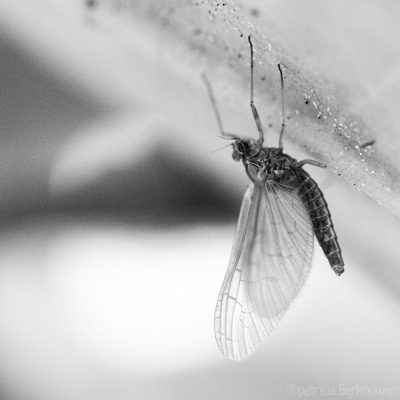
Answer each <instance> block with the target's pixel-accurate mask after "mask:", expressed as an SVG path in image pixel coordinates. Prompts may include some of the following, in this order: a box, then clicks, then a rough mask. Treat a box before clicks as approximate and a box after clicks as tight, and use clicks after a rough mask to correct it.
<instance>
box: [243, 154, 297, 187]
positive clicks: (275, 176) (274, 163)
mask: <svg viewBox="0 0 400 400" xmlns="http://www.w3.org/2000/svg"><path fill="white" fill-rule="evenodd" d="M243 163H244V165H245V167H246V172H247V174H248V176H249V177H250V179H251V180H252V181H253V182H254V181H255V180H256V179H261V180H263V181H266V180H268V181H275V182H288V181H291V180H292V179H294V178H296V174H295V170H296V169H298V168H299V165H298V162H297V161H296V160H295V159H294V158H292V157H290V156H288V155H287V154H284V153H282V149H279V148H275V147H263V148H261V149H260V151H259V152H258V153H257V154H256V155H255V156H250V157H243Z"/></svg>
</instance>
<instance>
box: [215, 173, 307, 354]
mask: <svg viewBox="0 0 400 400" xmlns="http://www.w3.org/2000/svg"><path fill="white" fill-rule="evenodd" d="M299 186H300V184H299V183H298V182H294V183H292V184H291V185H283V184H279V183H277V182H272V183H271V182H268V181H267V182H266V183H265V184H263V183H261V182H260V181H258V180H256V183H255V184H254V185H252V186H250V187H249V188H248V189H247V191H246V193H245V196H244V199H243V203H242V208H241V211H240V216H239V223H238V227H237V231H236V235H235V240H234V244H233V249H232V253H231V258H230V261H229V267H228V271H227V273H226V275H225V279H224V282H223V284H222V288H221V291H220V293H219V296H218V301H217V306H216V309H215V319H214V327H215V337H216V340H217V343H218V346H219V348H220V349H221V351H222V353H223V354H224V355H225V356H226V357H227V358H229V359H231V360H241V359H243V358H246V357H248V356H249V355H250V354H252V353H253V352H254V351H255V350H256V349H257V348H258V347H259V346H260V345H261V343H262V342H263V341H264V340H265V339H266V337H267V335H268V333H269V332H271V331H272V329H273V328H274V327H275V325H276V324H277V323H278V322H279V320H280V319H281V318H282V316H283V315H284V313H285V312H286V310H287V309H288V307H289V306H290V304H291V303H292V301H293V300H294V298H295V297H296V296H297V294H298V293H299V291H300V289H301V288H302V286H303V284H304V282H305V280H306V278H307V276H308V274H309V271H310V266H311V260H312V254H313V245H314V235H313V230H312V223H311V220H310V217H309V213H308V211H307V209H306V208H305V206H304V203H303V202H302V200H301V197H300V195H299Z"/></svg>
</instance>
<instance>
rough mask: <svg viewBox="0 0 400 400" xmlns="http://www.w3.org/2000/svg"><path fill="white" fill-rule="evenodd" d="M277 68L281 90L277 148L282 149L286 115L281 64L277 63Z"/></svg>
mask: <svg viewBox="0 0 400 400" xmlns="http://www.w3.org/2000/svg"><path fill="white" fill-rule="evenodd" d="M278 69H279V73H280V75H281V92H282V128H281V133H280V134H279V145H278V148H279V149H282V148H283V132H284V130H285V127H286V117H285V99H284V96H283V94H284V83H283V72H282V67H281V64H278Z"/></svg>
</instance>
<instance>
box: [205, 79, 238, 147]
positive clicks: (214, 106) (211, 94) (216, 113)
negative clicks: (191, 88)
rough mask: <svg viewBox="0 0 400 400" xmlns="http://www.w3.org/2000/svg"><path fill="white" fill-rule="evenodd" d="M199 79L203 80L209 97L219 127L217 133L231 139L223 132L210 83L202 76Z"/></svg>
mask: <svg viewBox="0 0 400 400" xmlns="http://www.w3.org/2000/svg"><path fill="white" fill-rule="evenodd" d="M201 79H202V80H203V82H204V84H205V85H206V88H207V91H208V95H209V96H210V101H211V105H212V108H213V110H214V114H215V117H216V118H217V122H218V127H219V131H220V132H221V136H223V137H228V138H230V139H231V135H230V134H228V133H226V132H225V131H224V127H223V125H222V119H221V115H220V113H219V111H218V106H217V100H215V96H214V91H213V89H212V86H211V83H210V81H209V80H208V78H207V77H206V76H205V75H204V74H203V75H202V76H201Z"/></svg>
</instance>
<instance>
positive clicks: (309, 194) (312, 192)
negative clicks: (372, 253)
mask: <svg viewBox="0 0 400 400" xmlns="http://www.w3.org/2000/svg"><path fill="white" fill-rule="evenodd" d="M296 172H297V171H296ZM298 172H299V173H298V174H297V175H298V177H299V179H300V181H301V186H300V194H301V196H302V198H303V201H304V204H305V205H306V207H307V208H308V211H309V213H310V217H311V221H312V224H313V227H314V234H315V236H316V237H317V239H318V242H319V244H320V246H321V247H322V250H323V251H324V253H325V256H326V257H327V259H328V261H329V264H330V265H331V268H332V269H333V270H334V271H335V273H336V274H337V275H340V274H342V273H343V272H344V268H343V267H344V262H343V258H342V251H341V250H340V246H339V242H338V239H337V236H336V233H335V230H334V229H333V223H332V219H331V214H330V212H329V209H328V204H327V203H326V201H325V199H324V195H323V194H322V192H321V190H320V189H319V187H318V185H317V184H316V183H315V181H314V180H313V179H312V178H311V177H310V175H308V173H307V172H306V171H304V170H303V169H301V170H299V171H298Z"/></svg>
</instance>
